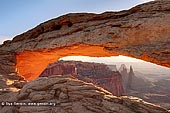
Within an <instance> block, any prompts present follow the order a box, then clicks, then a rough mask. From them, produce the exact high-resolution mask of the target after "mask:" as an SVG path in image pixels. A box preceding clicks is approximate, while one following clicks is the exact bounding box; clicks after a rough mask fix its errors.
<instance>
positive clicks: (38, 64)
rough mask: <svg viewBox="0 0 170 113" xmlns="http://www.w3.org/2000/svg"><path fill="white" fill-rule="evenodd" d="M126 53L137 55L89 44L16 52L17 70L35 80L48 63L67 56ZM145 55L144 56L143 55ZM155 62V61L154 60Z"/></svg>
mask: <svg viewBox="0 0 170 113" xmlns="http://www.w3.org/2000/svg"><path fill="white" fill-rule="evenodd" d="M119 55H125V56H130V57H137V56H133V55H131V54H127V53H123V52H119V51H116V52H112V53H111V52H107V51H106V50H105V48H104V47H102V46H91V45H90V46H89V45H84V44H80V45H74V46H71V47H64V48H57V49H50V50H49V49H44V50H37V51H24V52H20V53H17V54H16V70H17V72H18V74H19V75H21V76H23V77H24V78H25V79H26V80H28V81H30V80H34V79H35V78H37V77H38V76H39V75H40V74H41V73H42V71H43V70H44V69H45V68H46V67H47V66H48V64H50V63H53V62H55V61H57V60H58V59H60V58H62V57H65V56H90V57H111V56H119ZM143 56H144V57H143ZM143 56H141V57H140V59H143V60H145V61H153V60H152V59H150V58H148V57H145V55H143ZM153 62H155V61H153Z"/></svg>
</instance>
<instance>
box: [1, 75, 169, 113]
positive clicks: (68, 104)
mask: <svg viewBox="0 0 170 113" xmlns="http://www.w3.org/2000/svg"><path fill="white" fill-rule="evenodd" d="M8 101H9V102H14V101H15V102H18V103H19V102H20V103H21V102H22V103H50V102H51V103H53V105H49V106H44V105H42V106H4V107H3V106H1V108H0V111H1V113H166V112H167V111H166V110H165V109H163V108H161V107H159V106H155V105H153V104H150V103H147V102H145V101H143V100H142V99H139V98H135V97H127V96H123V97H116V96H113V95H112V94H111V93H110V92H107V91H106V90H104V89H102V88H100V87H97V86H94V85H93V84H91V83H86V82H83V81H80V80H78V79H75V78H73V77H71V76H68V75H66V76H59V75H53V76H50V77H48V78H47V77H40V78H38V79H36V80H34V81H31V82H29V83H28V84H26V85H25V86H24V87H23V88H22V89H21V90H20V92H19V93H17V94H16V95H15V96H13V97H12V98H10V99H8ZM54 103H55V105H54Z"/></svg>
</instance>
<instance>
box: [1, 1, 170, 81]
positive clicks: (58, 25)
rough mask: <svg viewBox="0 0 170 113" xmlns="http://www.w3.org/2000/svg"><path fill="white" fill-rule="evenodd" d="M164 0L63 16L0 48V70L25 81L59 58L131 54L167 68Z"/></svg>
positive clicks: (169, 19) (169, 5)
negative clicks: (114, 9) (111, 10)
mask: <svg viewBox="0 0 170 113" xmlns="http://www.w3.org/2000/svg"><path fill="white" fill-rule="evenodd" d="M169 23H170V1H152V2H149V3H145V4H142V5H138V6H136V7H134V8H131V9H129V10H125V11H120V12H105V13H102V14H92V13H78V14H67V15H64V16H61V17H59V18H56V19H52V20H50V21H47V22H45V23H42V24H40V25H38V26H37V27H35V28H34V29H31V30H29V31H27V32H25V33H23V34H21V35H18V36H16V37H14V39H13V40H12V41H6V42H4V44H3V45H1V47H0V51H2V52H1V54H0V58H1V59H3V60H1V61H0V69H1V70H4V71H6V72H15V71H16V69H17V72H18V73H19V74H21V75H23V76H25V77H26V78H27V79H28V80H32V79H34V78H36V77H37V76H38V75H39V74H40V73H41V72H42V71H43V69H44V68H45V67H46V66H47V65H48V63H52V62H54V61H56V60H57V59H59V58H61V57H64V56H71V55H74V56H75V55H84V56H95V57H97V56H114V55H124V56H131V57H135V58H138V59H142V60H145V61H149V62H152V63H156V64H159V65H162V66H167V67H170V24H169Z"/></svg>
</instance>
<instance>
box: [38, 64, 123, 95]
mask: <svg viewBox="0 0 170 113" xmlns="http://www.w3.org/2000/svg"><path fill="white" fill-rule="evenodd" d="M111 68H113V70H116V69H115V67H114V66H110V67H109V66H107V65H105V64H102V63H90V62H81V61H58V62H55V63H53V64H50V65H49V66H48V67H47V68H46V69H45V70H44V71H43V72H42V74H41V75H40V77H48V76H51V75H66V74H70V75H72V76H74V77H76V78H78V79H80V80H83V81H86V82H91V83H94V84H96V85H98V86H100V87H103V88H105V89H106V90H108V91H110V92H111V93H112V94H113V95H116V96H121V95H123V93H124V90H123V85H122V77H121V74H120V73H119V72H118V71H112V70H111Z"/></svg>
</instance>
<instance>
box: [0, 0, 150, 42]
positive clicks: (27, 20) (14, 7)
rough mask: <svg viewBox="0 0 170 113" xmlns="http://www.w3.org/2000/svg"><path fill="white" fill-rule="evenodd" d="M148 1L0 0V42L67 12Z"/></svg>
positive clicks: (119, 7)
mask: <svg viewBox="0 0 170 113" xmlns="http://www.w3.org/2000/svg"><path fill="white" fill-rule="evenodd" d="M148 1H151V0H0V44H2V42H3V41H4V40H7V39H12V38H13V37H14V36H16V35H19V34H21V33H23V32H25V31H27V30H29V29H31V28H33V27H35V26H37V25H38V24H40V23H42V22H45V21H47V20H50V19H52V18H56V17H59V16H61V15H64V14H67V13H80V12H90V13H102V12H105V11H119V10H124V9H129V8H131V7H134V6H136V5H138V4H141V3H144V2H148Z"/></svg>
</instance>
